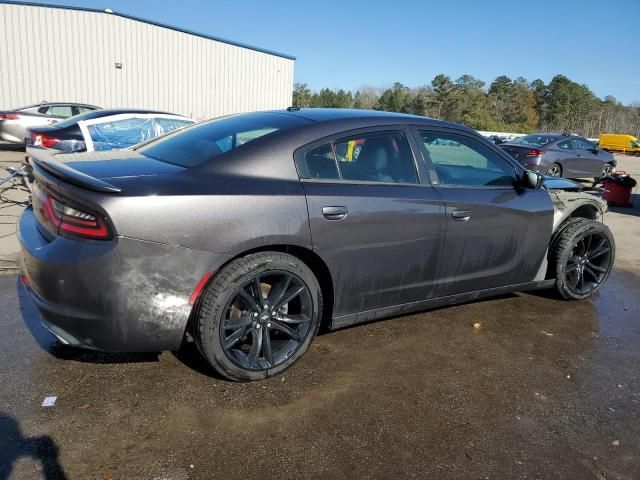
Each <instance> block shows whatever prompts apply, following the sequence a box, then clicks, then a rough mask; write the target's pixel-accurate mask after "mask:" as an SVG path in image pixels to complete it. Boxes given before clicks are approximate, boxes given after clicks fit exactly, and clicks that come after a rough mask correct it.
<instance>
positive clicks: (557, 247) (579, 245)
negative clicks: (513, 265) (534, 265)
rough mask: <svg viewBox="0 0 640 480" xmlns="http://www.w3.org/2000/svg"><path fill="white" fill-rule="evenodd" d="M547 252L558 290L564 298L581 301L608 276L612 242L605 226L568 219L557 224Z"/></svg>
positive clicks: (613, 245)
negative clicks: (560, 224)
mask: <svg viewBox="0 0 640 480" xmlns="http://www.w3.org/2000/svg"><path fill="white" fill-rule="evenodd" d="M550 252H551V253H550V260H551V261H552V262H553V266H554V270H555V277H556V285H555V288H556V290H557V291H558V293H559V294H560V295H561V296H562V297H563V298H565V299H566V300H583V299H585V298H589V297H590V296H591V295H593V294H594V293H595V292H596V291H598V289H599V288H600V287H601V286H602V284H603V283H604V282H605V281H606V280H607V278H608V277H609V274H610V273H611V269H612V268H613V262H614V259H615V241H614V239H613V235H612V234H611V231H610V230H609V228H608V227H607V226H606V225H604V224H602V223H600V222H597V221H595V220H588V219H586V218H571V219H569V220H567V221H566V222H565V224H563V225H562V226H560V227H559V230H558V231H557V232H556V235H555V236H554V240H553V241H552V244H551V247H550Z"/></svg>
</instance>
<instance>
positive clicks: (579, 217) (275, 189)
mask: <svg viewBox="0 0 640 480" xmlns="http://www.w3.org/2000/svg"><path fill="white" fill-rule="evenodd" d="M27 151H28V154H29V157H30V159H29V162H30V165H31V166H32V168H33V175H34V177H35V182H34V183H33V184H32V188H33V206H32V208H28V209H26V210H25V212H24V213H23V215H22V217H21V219H20V224H19V232H18V235H19V238H20V242H21V244H22V254H21V258H20V262H21V269H22V277H21V278H22V281H23V283H24V285H25V286H26V288H27V291H28V292H29V294H30V296H31V298H32V299H33V301H34V302H35V303H36V305H37V307H38V309H39V310H40V312H41V314H42V318H43V323H44V324H45V326H47V327H48V328H49V329H50V330H51V331H52V332H53V333H54V334H55V335H56V336H57V337H58V338H59V339H60V340H61V341H62V342H64V343H67V344H71V345H75V346H82V347H87V348H93V349H101V350H109V351H159V350H175V349H178V348H179V346H180V345H181V342H182V340H183V338H184V337H185V333H186V332H190V334H191V336H192V337H193V339H194V340H195V342H196V343H197V345H198V348H199V350H200V352H201V353H202V355H203V357H204V358H205V359H206V360H207V361H208V362H209V363H210V365H212V366H213V367H214V368H215V369H216V370H218V371H219V372H220V373H221V374H222V375H225V376H226V377H228V378H230V379H234V380H258V379H263V378H267V377H269V376H272V375H275V374H278V373H280V372H282V371H284V370H285V369H286V368H288V367H289V366H291V365H292V364H293V363H294V362H295V361H296V360H297V359H298V358H300V357H301V356H302V355H303V353H304V352H305V351H306V350H307V348H308V347H309V345H310V343H311V341H312V340H313V338H314V337H315V335H316V333H317V332H318V329H319V328H320V325H321V323H322V324H323V325H324V326H325V327H326V328H328V329H335V328H340V327H345V326H348V325H353V324H356V323H360V322H364V321H368V320H375V319H379V318H384V317H390V316H394V315H401V314H405V313H408V312H414V311H418V310H423V309H426V308H431V307H437V306H444V305H449V304H452V303H456V302H462V301H468V300H472V299H477V298H481V297H484V296H489V295H496V294H503V293H506V292H510V291H516V290H526V289H534V288H550V287H554V286H555V288H556V289H557V290H558V292H559V293H560V294H561V295H562V296H563V297H565V298H567V299H573V300H579V299H584V298H587V297H589V296H590V295H591V294H593V292H595V291H596V290H597V289H598V288H599V287H600V286H601V285H602V283H603V282H604V281H606V279H607V277H608V275H609V273H610V271H611V267H612V265H613V259H614V253H615V245H614V240H613V237H612V236H611V233H610V231H609V230H608V228H607V227H606V226H605V225H603V224H602V223H600V222H598V221H596V219H598V218H601V215H602V213H603V211H604V209H606V204H604V203H603V202H602V201H601V200H599V199H598V198H597V197H596V196H594V195H591V194H588V193H584V192H577V191H576V190H577V185H576V184H575V183H574V182H570V181H561V180H558V179H555V180H554V182H555V184H564V185H566V186H567V191H562V193H557V192H556V191H553V190H550V189H549V188H548V187H545V186H544V185H543V177H542V176H541V175H540V174H538V173H537V172H533V171H530V170H525V169H524V168H523V167H522V166H521V165H520V164H519V163H518V162H516V161H515V160H513V158H512V157H510V156H509V155H507V154H506V153H505V152H503V151H502V150H500V148H498V147H496V146H495V145H493V144H491V143H490V142H488V141H487V140H485V139H483V138H482V137H481V136H480V135H478V134H477V133H476V132H474V131H473V130H471V129H469V128H466V127H463V126H460V125H456V124H452V123H447V122H442V121H438V120H432V119H427V118H424V117H417V116H411V115H401V114H390V113H385V112H370V111H364V110H356V111H353V110H339V109H326V110H325V109H303V110H300V109H295V108H292V109H289V110H285V111H273V112H260V113H253V114H246V115H238V116H231V117H226V118H222V119H218V120H213V121H209V122H206V123H202V124H197V125H194V126H191V127H187V128H185V129H183V130H180V131H177V132H174V133H170V134H168V135H165V136H163V137H160V138H158V139H156V140H152V141H150V142H147V143H146V144H142V145H138V146H136V147H134V148H133V149H128V150H118V151H112V152H91V153H75V154H59V153H56V154H54V153H53V152H52V151H51V150H46V149H42V148H34V147H29V148H28V149H27ZM556 188H562V187H561V186H560V187H556ZM558 191H559V190H558ZM556 208H559V209H561V210H556ZM445 232H446V234H445ZM425 348H428V347H425Z"/></svg>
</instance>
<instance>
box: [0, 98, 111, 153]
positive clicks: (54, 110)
mask: <svg viewBox="0 0 640 480" xmlns="http://www.w3.org/2000/svg"><path fill="white" fill-rule="evenodd" d="M99 108H100V107H96V106H95V105H86V104H84V103H62V102H57V103H50V102H45V103H38V104H35V105H28V106H26V107H20V108H16V109H13V110H6V111H0V140H4V141H5V142H12V143H25V141H26V129H27V128H28V127H34V126H40V125H51V124H53V123H55V122H57V121H59V120H63V119H65V118H69V117H72V116H74V115H79V114H81V113H85V112H91V111H94V110H97V109H99Z"/></svg>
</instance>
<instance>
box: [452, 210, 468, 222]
mask: <svg viewBox="0 0 640 480" xmlns="http://www.w3.org/2000/svg"><path fill="white" fill-rule="evenodd" d="M451 216H452V217H453V219H454V220H457V221H458V222H466V221H467V220H469V219H470V218H471V212H470V211H469V210H454V211H453V212H451Z"/></svg>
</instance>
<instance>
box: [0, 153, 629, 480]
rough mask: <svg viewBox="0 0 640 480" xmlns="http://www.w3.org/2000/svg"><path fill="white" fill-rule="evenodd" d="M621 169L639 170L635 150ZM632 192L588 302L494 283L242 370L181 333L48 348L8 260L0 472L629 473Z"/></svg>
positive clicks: (1, 339) (3, 251)
mask: <svg viewBox="0 0 640 480" xmlns="http://www.w3.org/2000/svg"><path fill="white" fill-rule="evenodd" d="M21 155H24V153H16V152H0V163H6V161H8V160H10V159H20V156H21ZM620 168H622V169H625V170H627V171H629V172H630V173H633V174H635V175H636V177H637V178H640V159H636V158H630V157H626V158H621V159H620ZM635 203H636V207H635V208H633V209H614V211H612V212H610V213H609V214H607V216H606V219H605V221H606V223H608V224H609V225H610V226H611V228H612V230H613V232H614V235H615V237H616V242H617V261H616V270H615V272H614V273H613V275H612V277H611V278H610V280H609V281H608V283H607V284H606V285H605V287H604V288H603V289H602V290H601V292H600V293H599V294H598V295H597V296H596V297H595V298H594V299H592V300H591V301H586V302H579V303H569V302H564V301H561V300H558V299H556V298H554V297H553V296H550V295H548V294H545V293H536V294H517V295H505V296H502V297H499V298H496V299H491V300H487V301H480V302H474V303H468V304H465V305H459V306H455V307H451V308H444V309H439V310H434V311H430V312H426V313H422V314H418V315H410V316H405V317H400V318H396V319H393V320H388V321H382V322H376V323H370V324H366V325H362V326H359V327H354V328H350V329H346V330H341V331H337V332H332V333H329V334H325V335H322V336H320V337H318V338H317V339H316V341H315V342H314V343H313V345H312V346H311V348H310V350H309V352H308V353H307V354H306V355H305V356H304V357H303V359H302V360H301V361H300V362H299V363H298V364H297V365H295V366H294V367H293V368H292V369H291V370H290V371H288V372H287V373H286V374H285V375H283V376H280V377H277V378H273V379H270V380H267V381H265V382H260V383H253V384H233V383H229V382H226V381H224V380H221V379H219V378H217V377H216V376H215V375H214V374H213V373H212V372H210V371H209V370H207V369H206V368H205V367H204V365H203V364H202V362H200V361H199V360H198V357H197V354H196V353H195V349H194V348H193V346H192V345H190V344H188V345H185V347H184V348H183V350H182V351H180V352H179V353H163V354H161V355H107V354H101V353H92V352H85V351H77V350H72V349H68V348H65V347H62V346H60V345H58V344H56V343H55V342H54V341H53V338H52V337H51V336H50V335H49V334H48V333H47V332H46V331H45V330H44V329H43V328H42V327H41V326H40V325H39V323H38V320H37V314H36V312H35V310H34V308H33V306H32V305H31V303H30V301H29V300H28V299H27V298H26V296H25V293H24V291H23V290H22V288H21V287H20V286H19V283H18V281H17V278H16V276H15V275H5V276H4V277H2V278H0V304H1V305H2V306H3V308H2V309H0V326H1V328H2V332H3V335H2V336H0V385H2V388H1V389H0V479H5V478H10V479H34V478H64V476H66V478H83V479H84V478H88V479H93V478H96V479H105V478H112V479H120V478H125V479H138V478H140V479H187V478H202V479H211V478H224V479H227V478H247V479H251V478H260V479H264V478H279V479H288V478H291V479H298V478H392V477H401V478H474V479H476V478H567V479H583V478H584V479H587V478H594V479H611V478H619V479H637V478H640V372H639V369H638V365H640V313H639V312H640V249H639V248H638V238H640V218H639V217H640V199H639V198H638V196H637V195H636V196H635ZM12 208H13V207H12ZM2 212H4V213H9V212H12V213H11V214H12V215H13V214H14V213H15V211H14V210H11V209H8V210H6V209H5V210H2ZM2 227H3V228H4V227H6V225H2ZM2 232H5V231H4V230H3V231H2ZM5 233H8V232H5ZM1 234H2V233H0V235H1ZM11 238H12V237H11V235H9V236H7V237H5V238H4V239H1V240H0V241H1V242H3V243H0V256H6V255H10V254H11V253H12V252H11V251H9V250H10V248H14V247H15V240H10V239H11ZM8 239H9V240H8ZM12 242H13V243H12ZM12 245H13V247H12ZM3 258H4V257H3ZM475 322H480V324H481V326H480V328H479V329H475V328H473V324H474V323H475ZM47 396H55V397H57V399H56V402H55V405H54V406H52V407H42V406H41V405H42V402H43V400H44V399H45V397H47ZM61 476H63V477H61Z"/></svg>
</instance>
